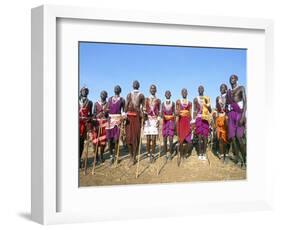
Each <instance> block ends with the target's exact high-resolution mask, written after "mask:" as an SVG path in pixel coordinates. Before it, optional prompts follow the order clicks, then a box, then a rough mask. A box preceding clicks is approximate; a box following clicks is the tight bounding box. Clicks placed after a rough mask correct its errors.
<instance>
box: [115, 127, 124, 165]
mask: <svg viewBox="0 0 281 230" xmlns="http://www.w3.org/2000/svg"><path fill="white" fill-rule="evenodd" d="M122 132H123V123H121V125H120V133H119V138H118V145H117V151H116V159H115V163H114V166H115V168H116V167H117V164H118V158H119V152H120V140H121V135H122Z"/></svg>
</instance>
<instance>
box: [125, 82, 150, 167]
mask: <svg viewBox="0 0 281 230" xmlns="http://www.w3.org/2000/svg"><path fill="white" fill-rule="evenodd" d="M139 88H140V83H139V82H138V81H134V82H133V91H132V92H130V93H129V94H128V95H127V99H126V103H125V112H126V113H127V120H126V141H127V145H128V148H129V153H130V161H129V165H130V166H131V165H133V164H135V163H136V155H137V152H138V147H139V144H140V138H141V136H140V135H141V126H142V124H141V121H142V117H143V107H144V101H145V98H144V95H143V94H142V93H141V92H140V91H139Z"/></svg>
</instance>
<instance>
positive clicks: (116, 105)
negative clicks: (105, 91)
mask: <svg viewBox="0 0 281 230" xmlns="http://www.w3.org/2000/svg"><path fill="white" fill-rule="evenodd" d="M122 101H123V98H122V97H120V98H119V100H117V101H114V100H113V97H111V98H109V99H108V110H109V111H108V112H109V114H121V107H122Z"/></svg>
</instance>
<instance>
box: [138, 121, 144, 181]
mask: <svg viewBox="0 0 281 230" xmlns="http://www.w3.org/2000/svg"><path fill="white" fill-rule="evenodd" d="M142 125H143V118H141V133H140V140H139V150H138V162H137V170H136V179H137V178H138V176H139V165H140V152H141V139H142Z"/></svg>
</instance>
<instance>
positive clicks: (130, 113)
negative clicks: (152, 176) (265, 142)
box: [79, 75, 246, 166]
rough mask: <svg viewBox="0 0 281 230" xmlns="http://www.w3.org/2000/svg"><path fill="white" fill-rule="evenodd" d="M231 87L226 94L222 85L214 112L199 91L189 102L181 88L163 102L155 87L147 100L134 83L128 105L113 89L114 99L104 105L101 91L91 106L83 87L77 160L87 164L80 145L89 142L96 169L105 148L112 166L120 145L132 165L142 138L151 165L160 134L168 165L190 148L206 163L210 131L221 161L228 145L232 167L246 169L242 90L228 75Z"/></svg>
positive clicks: (154, 86)
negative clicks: (174, 98)
mask: <svg viewBox="0 0 281 230" xmlns="http://www.w3.org/2000/svg"><path fill="white" fill-rule="evenodd" d="M229 82H230V85H231V88H230V89H227V85H226V84H222V85H221V86H220V95H219V96H218V97H217V98H216V108H215V109H214V110H213V111H212V108H211V100H210V98H209V97H208V96H205V95H204V87H203V86H199V87H198V96H197V97H196V98H194V100H193V101H190V100H188V91H187V89H186V88H183V89H182V90H181V98H180V99H178V100H177V101H176V102H173V101H172V100H171V96H172V95H171V92H170V91H169V90H167V91H166V92H165V100H164V102H162V103H161V100H160V99H159V98H157V96H156V92H157V87H156V85H151V86H150V95H149V96H148V97H145V96H144V95H143V94H142V93H141V92H140V90H139V88H140V83H139V82H138V81H134V82H133V85H132V86H133V89H132V91H131V92H130V93H129V94H128V95H127V97H126V100H125V99H124V98H122V97H121V96H120V94H121V87H120V86H115V88H114V93H115V95H114V96H112V97H110V98H109V99H108V100H107V96H108V95H107V92H106V91H102V92H101V93H100V100H99V101H97V102H95V103H94V104H93V102H92V101H90V100H89V99H88V93H89V90H88V88H86V87H83V88H82V89H81V90H80V96H79V118H80V158H82V159H83V161H84V164H86V165H87V156H86V155H87V153H86V151H85V147H84V145H85V143H89V142H91V143H92V144H93V146H94V147H95V150H96V152H95V153H96V157H97V162H94V164H96V163H99V162H103V161H104V156H103V154H104V150H105V147H106V144H107V145H108V149H109V153H110V162H111V163H114V162H115V161H116V156H117V155H118V154H119V143H120V140H122V141H123V143H124V144H125V145H126V146H127V147H128V152H129V156H130V161H129V165H133V164H135V163H136V161H137V158H136V157H137V154H139V153H140V150H141V148H140V145H141V138H142V136H145V137H146V154H147V157H148V159H149V161H150V162H151V163H152V162H154V160H155V156H156V152H155V151H156V146H157V141H160V138H159V137H160V135H162V138H161V139H162V140H163V143H160V145H161V148H163V152H164V154H165V155H166V159H167V160H171V159H172V155H173V153H174V152H175V151H178V154H179V157H178V160H177V163H178V165H180V163H181V160H182V159H183V158H184V157H188V156H189V155H190V154H191V152H192V149H193V148H194V147H195V149H196V151H197V154H198V159H199V160H206V151H207V145H208V141H209V140H210V132H212V134H213V136H214V137H216V138H214V139H216V140H217V143H218V146H219V153H220V154H219V157H220V158H221V159H222V160H224V161H225V160H226V159H227V157H228V152H229V149H230V146H231V147H232V152H233V153H234V155H235V156H236V163H237V164H240V165H241V166H246V144H245V141H244V139H243V138H244V137H245V127H246V93H245V88H244V87H243V86H239V85H238V77H237V76H236V75H231V76H230V80H229ZM160 123H162V125H160ZM212 124H213V125H212ZM160 127H162V129H161V130H162V133H160ZM142 134H143V135H142ZM175 136H177V141H176V143H175V138H174V137H175ZM98 150H99V151H98ZM117 158H118V157H117Z"/></svg>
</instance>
